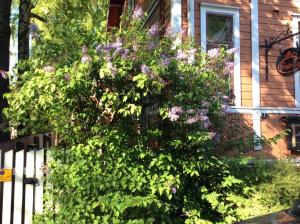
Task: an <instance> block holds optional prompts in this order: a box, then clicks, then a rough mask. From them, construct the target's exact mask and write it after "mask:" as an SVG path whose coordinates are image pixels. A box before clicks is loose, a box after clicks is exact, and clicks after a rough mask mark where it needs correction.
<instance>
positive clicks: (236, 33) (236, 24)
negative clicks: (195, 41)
mask: <svg viewBox="0 0 300 224" xmlns="http://www.w3.org/2000/svg"><path fill="white" fill-rule="evenodd" d="M200 11H201V18H200V22H201V46H202V49H203V51H204V52H205V51H206V14H207V13H208V12H211V13H216V14H218V13H219V14H227V15H231V16H232V17H233V37H234V40H233V41H234V47H235V48H237V49H240V12H239V9H238V8H236V7H232V8H231V7H228V6H226V7H223V6H219V5H210V4H202V5H201V7H200ZM240 61H241V60H240V51H238V52H236V53H235V54H234V78H233V79H234V84H233V86H234V87H233V88H234V90H233V91H234V95H235V106H241V101H242V94H241V65H240Z"/></svg>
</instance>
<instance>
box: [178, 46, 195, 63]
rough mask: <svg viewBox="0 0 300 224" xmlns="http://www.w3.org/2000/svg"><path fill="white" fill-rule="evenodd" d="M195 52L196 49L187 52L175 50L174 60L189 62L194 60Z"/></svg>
mask: <svg viewBox="0 0 300 224" xmlns="http://www.w3.org/2000/svg"><path fill="white" fill-rule="evenodd" d="M196 52H197V49H196V48H191V49H189V50H187V51H183V50H181V49H179V50H177V54H176V59H178V60H184V61H185V60H189V59H194V58H195V54H196Z"/></svg>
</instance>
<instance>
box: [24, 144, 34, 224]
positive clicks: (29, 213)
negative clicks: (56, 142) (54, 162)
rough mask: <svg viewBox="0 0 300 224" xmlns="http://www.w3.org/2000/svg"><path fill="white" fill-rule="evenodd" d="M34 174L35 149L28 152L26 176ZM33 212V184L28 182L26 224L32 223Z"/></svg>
mask: <svg viewBox="0 0 300 224" xmlns="http://www.w3.org/2000/svg"><path fill="white" fill-rule="evenodd" d="M33 175H34V150H31V151H29V152H27V162H26V178H28V177H33ZM32 212H33V185H32V184H26V193H25V219H24V221H25V224H31V222H32Z"/></svg>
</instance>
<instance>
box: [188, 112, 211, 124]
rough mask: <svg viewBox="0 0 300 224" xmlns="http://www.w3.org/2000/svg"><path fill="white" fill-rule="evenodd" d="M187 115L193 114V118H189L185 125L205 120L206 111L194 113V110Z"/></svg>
mask: <svg viewBox="0 0 300 224" xmlns="http://www.w3.org/2000/svg"><path fill="white" fill-rule="evenodd" d="M188 112H189V113H194V116H192V117H189V118H188V119H187V121H186V123H187V124H195V123H196V122H198V121H200V120H202V121H203V120H204V119H206V117H207V116H206V114H207V113H208V109H200V110H197V111H196V113H195V110H189V111H188Z"/></svg>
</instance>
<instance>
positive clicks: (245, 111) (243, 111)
mask: <svg viewBox="0 0 300 224" xmlns="http://www.w3.org/2000/svg"><path fill="white" fill-rule="evenodd" d="M253 112H260V113H267V114H296V115H300V108H299V107H298V108H288V107H281V108H280V107H277V108H276V107H257V108H254V107H230V108H229V113H239V114H252V113H253Z"/></svg>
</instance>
